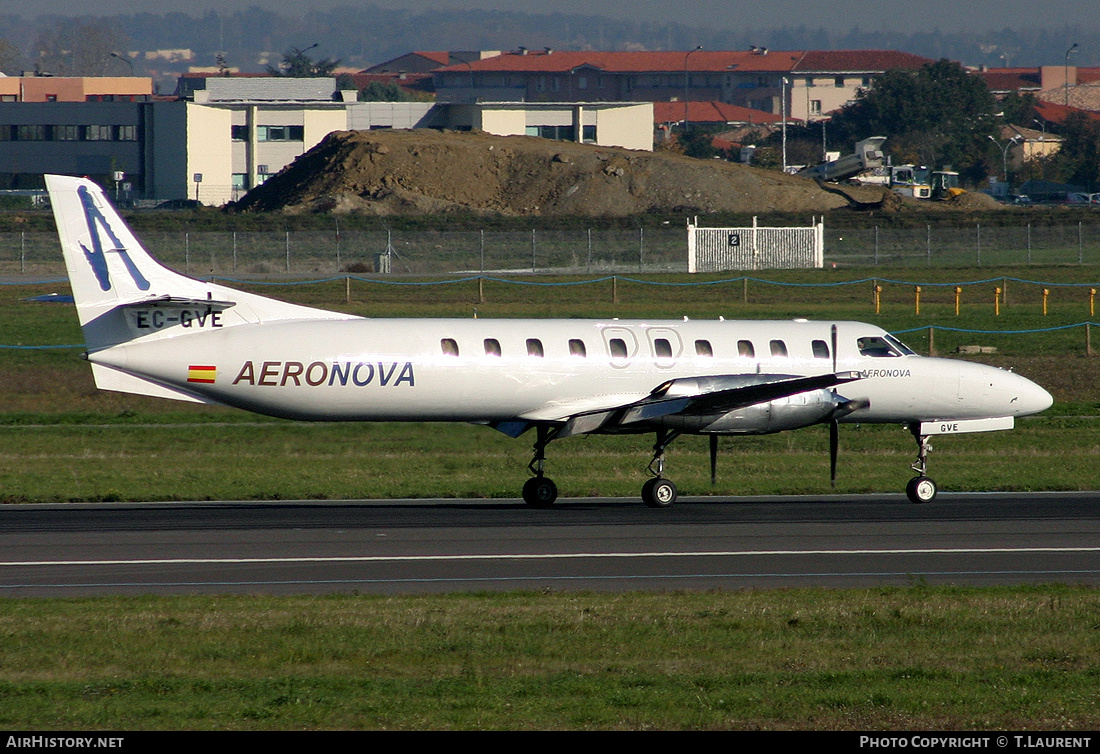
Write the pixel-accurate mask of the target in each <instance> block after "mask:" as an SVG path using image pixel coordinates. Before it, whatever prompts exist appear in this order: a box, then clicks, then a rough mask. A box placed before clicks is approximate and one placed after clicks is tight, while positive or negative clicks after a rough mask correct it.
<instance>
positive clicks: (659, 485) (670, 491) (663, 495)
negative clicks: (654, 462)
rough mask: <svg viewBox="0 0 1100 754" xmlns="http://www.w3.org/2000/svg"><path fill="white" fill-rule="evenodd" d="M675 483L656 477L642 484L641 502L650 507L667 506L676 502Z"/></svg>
mask: <svg viewBox="0 0 1100 754" xmlns="http://www.w3.org/2000/svg"><path fill="white" fill-rule="evenodd" d="M676 495H677V493H676V485H675V484H673V483H672V482H670V481H669V480H667V479H663V478H661V477H658V478H656V479H650V480H649V481H648V482H646V483H645V484H644V485H642V502H643V503H645V504H646V505H647V506H649V507H650V508H667V507H669V506H670V505H672V504H673V503H675V502H676Z"/></svg>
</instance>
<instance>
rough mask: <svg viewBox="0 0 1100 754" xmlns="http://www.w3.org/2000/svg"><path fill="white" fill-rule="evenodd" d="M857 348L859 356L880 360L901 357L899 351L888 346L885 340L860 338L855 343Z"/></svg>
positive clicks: (888, 343)
mask: <svg viewBox="0 0 1100 754" xmlns="http://www.w3.org/2000/svg"><path fill="white" fill-rule="evenodd" d="M856 345H858V346H859V355H860V356H870V357H872V358H880V357H883V356H901V351H899V350H898V349H897V348H895V347H894V346H893V345H891V344H890V342H889V341H887V340H886V339H885V338H879V337H873V338H860V339H859V340H857V341H856Z"/></svg>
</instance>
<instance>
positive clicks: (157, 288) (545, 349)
mask: <svg viewBox="0 0 1100 754" xmlns="http://www.w3.org/2000/svg"><path fill="white" fill-rule="evenodd" d="M46 185H47V187H48V188H49V193H50V201H51V203H52V204H53V211H54V215H55V217H56V220H57V228H58V233H59V234H60V237H61V246H62V248H63V249H64V254H65V264H66V265H67V267H68V271H69V278H70V281H71V284H72V290H73V295H74V297H75V299H76V307H77V312H78V314H79V317H80V325H81V327H82V329H83V332H84V338H85V342H86V345H87V359H88V361H89V362H91V365H92V373H93V375H94V376H95V381H96V385H97V386H98V387H100V388H102V389H105V390H118V391H121V392H127V393H139V394H142V395H153V396H159V397H162V398H173V399H176V400H184V401H197V402H202V403H216V404H224V405H227V406H236V407H238V408H242V409H246V410H249V411H255V412H259V413H262V414H268V415H271V416H280V417H286V418H291V419H305V420H313V421H461V422H472V423H475V424H485V425H488V426H490V427H493V428H495V429H497V430H500V431H501V432H504V433H505V434H508V435H510V436H512V437H518V436H519V435H521V434H523V433H524V432H525V431H527V430H529V429H533V430H534V435H535V445H534V458H533V459H532V461H531V463H530V464H529V469H530V472H531V478H530V479H528V480H527V483H526V484H524V485H523V499H524V500H525V501H526V502H527V503H528V504H529V505H532V506H548V505H551V504H552V503H553V502H554V500H555V499H556V498H557V487H556V485H555V484H554V482H553V481H551V480H550V479H549V478H548V477H547V476H545V475H544V473H543V472H544V462H545V458H546V446H547V445H548V444H549V443H550V441H551V440H558V439H562V438H565V437H569V436H571V435H578V434H586V433H601V434H603V433H627V432H632V433H643V432H645V433H648V432H653V433H655V435H656V443H655V444H654V446H653V459H652V461H651V462H650V464H649V473H650V475H651V478H650V479H649V481H648V482H646V483H645V485H644V486H643V487H642V499H643V500H644V501H645V503H646V504H647V505H650V506H654V507H664V506H668V505H671V504H672V503H673V502H675V500H676V487H675V485H674V484H673V483H672V482H671V481H669V480H668V479H666V478H664V475H663V474H664V452H665V448H666V447H668V445H669V443H671V442H672V441H673V440H674V439H675V438H676V437H678V436H679V435H681V434H683V433H690V434H704V435H708V436H709V437H710V450H711V475H712V477H713V475H714V463H715V456H716V452H717V438H718V437H719V436H720V435H739V434H765V433H771V432H780V431H783V430H788V429H798V428H799V427H808V426H810V425H813V424H828V425H829V427H830V429H831V431H830V443H829V446H830V447H829V452H830V459H831V468H832V475H833V477H834V478H835V476H836V455H837V432H838V425H839V424H840V423H842V422H891V423H902V424H905V425H908V427H909V428H910V430H911V431H912V433H913V436H914V438H915V439H916V441H917V445H918V457H917V461H916V463H914V464H913V469H914V471H916V472H917V476H916V477H914V478H913V479H912V480H911V481H910V482H909V485H908V487H907V494H908V496H909V498H910V499H912V500H913V501H914V502H927V501H930V500H932V499H933V498H934V497H935V496H936V491H937V490H936V484H935V482H933V481H932V480H931V479H930V478H928V477H927V476H926V475H925V467H926V457H927V453H928V450H929V449H930V448H929V445H928V437H929V436H930V435H936V434H954V433H961V432H982V431H987V430H995V429H1009V428H1011V427H1012V426H1013V420H1014V417H1017V416H1025V415H1027V414H1034V413H1036V412H1039V411H1042V410H1044V409H1046V408H1047V407H1049V406H1050V405H1051V396H1050V394H1049V393H1047V391H1046V390H1044V389H1043V388H1041V387H1039V386H1038V385H1036V384H1034V383H1033V382H1030V381H1029V380H1026V379H1024V378H1023V377H1020V376H1018V375H1016V374H1013V373H1011V372H1008V371H1005V370H1002V369H996V368H992V367H988V366H984V365H980V364H973V363H969V362H964V361H955V360H949V359H936V358H926V357H922V356H918V355H916V354H915V353H913V352H912V351H911V350H910V349H908V348H906V347H905V346H904V345H903V344H902V343H900V342H899V341H898V340H896V339H895V338H894V337H892V336H891V335H890V334H889V333H887V332H885V331H884V330H882V329H881V328H879V327H875V326H874V325H867V324H862V323H859V322H810V321H805V320H795V321H791V322H786V321H745V320H737V321H732V320H731V321H724V320H722V319H719V320H718V321H706V322H704V321H688V320H687V318H684V319H683V320H636V321H635V320H632V321H627V320H617V319H606V320H542V319H525V320H507V319H368V318H362V317H354V316H351V315H348V314H340V313H336V312H328V311H323V310H319V309H312V308H308V307H304V306H297V305H294V304H288V303H284V302H281V301H275V300H272V299H269V298H264V297H262V296H257V295H254V294H251V293H242V292H240V291H236V290H233V289H231V288H227V287H224V286H221V285H216V284H214V283H208V282H203V281H200V280H194V279H192V278H189V277H185V276H183V275H179V274H177V273H175V272H172V271H171V270H168V269H167V268H165V267H163V266H161V265H160V264H159V263H158V262H157V261H156V260H154V259H153V258H152V257H150V256H149V254H148V253H147V252H146V251H145V250H144V249H143V248H142V247H141V245H140V244H139V243H138V241H137V239H135V238H134V236H133V234H132V233H131V232H130V230H129V228H127V227H126V225H125V224H124V223H123V221H122V219H121V218H120V217H119V216H118V214H117V213H116V212H115V210H114V209H113V208H112V207H111V205H110V203H109V202H108V201H107V198H106V197H105V196H104V194H103V192H102V191H101V190H100V188H99V187H98V186H97V185H95V184H94V183H92V182H91V181H88V180H84V179H78V178H70V177H64V176H55V175H50V176H46Z"/></svg>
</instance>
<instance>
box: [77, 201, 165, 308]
mask: <svg viewBox="0 0 1100 754" xmlns="http://www.w3.org/2000/svg"><path fill="white" fill-rule="evenodd" d="M76 193H77V194H78V195H79V196H80V203H81V204H82V205H84V217H85V218H86V219H87V221H88V234H89V235H90V236H91V239H92V249H91V250H90V251H89V250H88V248H87V247H86V246H84V244H81V245H80V248H82V249H84V256H85V257H86V258H87V260H88V264H90V265H91V266H92V272H94V273H95V276H96V279H97V280H99V287H100V288H102V289H103V290H105V291H109V290H111V272H110V270H109V269H108V268H107V257H106V255H105V253H104V249H103V243H102V241H101V240H100V237H99V232H98V228H97V224H98V225H99V226H102V228H103V230H104V232H106V234H107V235H108V237H110V239H111V241H112V242H113V243H114V248H112V249H110V251H113V252H116V253H117V254H118V255H119V256H120V257H121V258H122V263H123V264H124V265H126V271H127V272H129V273H130V277H131V278H133V279H134V284H135V285H136V286H137V287H138V288H140V289H141V290H143V291H147V290H149V288H150V283H149V281H148V280H146V279H145V276H144V275H142V274H141V271H140V270H139V269H138V268H137V266H136V265H135V264H134V260H132V259H130V254H129V253H128V252H127V251H126V247H125V246H123V244H122V242H121V241H119V240H118V236H116V235H115V232H114V231H113V230H112V229H111V225H110V223H108V222H107V218H106V217H104V216H103V213H102V212H100V211H99V207H97V206H95V202H94V201H93V200H92V196H91V194H90V193H89V192H88V189H87V188H85V187H84V186H81V187H79V188H78V189H77V190H76Z"/></svg>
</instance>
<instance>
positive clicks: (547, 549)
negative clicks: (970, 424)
mask: <svg viewBox="0 0 1100 754" xmlns="http://www.w3.org/2000/svg"><path fill="white" fill-rule="evenodd" d="M920 580H923V581H926V582H929V583H957V584H1003V583H1044V582H1062V583H1087V584H1100V492H1068V493H1063V492H1047V493H981V494H978V493H972V494H971V493H944V494H942V495H941V496H940V498H939V499H937V500H936V501H935V502H933V503H931V504H929V505H923V506H916V505H912V504H911V503H909V502H908V501H907V500H905V498H904V496H902V495H858V496H830V497H809V496H807V497H753V498H749V497H745V498H686V499H681V500H680V501H679V502H678V503H677V504H676V505H675V506H674V507H672V508H670V509H667V510H651V509H648V508H646V507H644V506H643V505H641V503H640V502H637V501H634V500H622V499H604V498H595V499H566V500H561V501H559V504H558V505H556V506H555V507H554V508H552V509H550V510H534V509H530V508H527V507H526V506H524V505H523V504H522V503H520V502H518V501H509V500H500V501H488V500H389V501H376V500H367V501H339V502H331V501H327V502H316V501H281V502H225V503H144V504H123V503H119V504H95V505H84V504H66V505H26V506H7V507H4V508H0V596H69V595H89V594H135V593H269V594H291V593H322V592H338V591H342V592H350V591H353V590H358V591H360V592H372V593H416V592H451V591H466V590H505V589H507V590H513V589H551V590H559V591H560V590H580V589H584V590H606V591H611V590H668V589H736V588H772V587H793V586H830V587H841V586H871V585H881V584H909V583H913V582H915V581H920Z"/></svg>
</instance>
